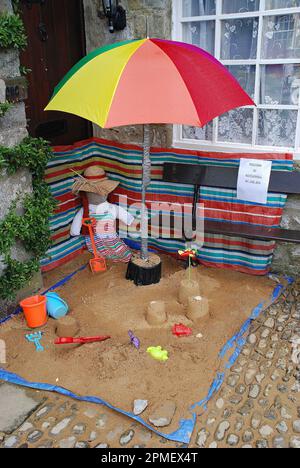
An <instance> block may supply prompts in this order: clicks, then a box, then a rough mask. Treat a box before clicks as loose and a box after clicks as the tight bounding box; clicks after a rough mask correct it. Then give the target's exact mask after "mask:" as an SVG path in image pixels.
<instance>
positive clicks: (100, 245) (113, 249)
mask: <svg viewBox="0 0 300 468" xmlns="http://www.w3.org/2000/svg"><path fill="white" fill-rule="evenodd" d="M94 237H95V244H96V247H97V251H98V254H99V255H100V256H101V257H104V258H105V259H106V260H112V262H115V263H119V262H121V263H128V262H130V259H131V257H132V252H131V250H130V249H129V248H128V247H127V245H126V244H125V243H124V242H123V241H121V239H120V238H119V237H118V236H117V235H116V236H109V237H103V236H99V234H95V236H94ZM85 241H86V245H87V248H88V250H89V252H91V253H93V246H92V242H91V238H90V237H89V236H85Z"/></svg>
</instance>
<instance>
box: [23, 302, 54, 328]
mask: <svg viewBox="0 0 300 468" xmlns="http://www.w3.org/2000/svg"><path fill="white" fill-rule="evenodd" d="M20 306H21V307H22V309H23V312H24V315H25V318H26V322H27V325H28V326H29V327H30V328H39V327H43V326H44V325H45V324H46V323H47V320H48V316H47V298H46V297H45V296H32V297H28V298H27V299H24V300H23V301H21V302H20Z"/></svg>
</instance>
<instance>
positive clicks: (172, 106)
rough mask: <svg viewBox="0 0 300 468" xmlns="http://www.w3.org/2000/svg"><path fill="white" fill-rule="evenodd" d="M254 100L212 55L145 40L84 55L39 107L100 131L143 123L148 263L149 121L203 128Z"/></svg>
mask: <svg viewBox="0 0 300 468" xmlns="http://www.w3.org/2000/svg"><path fill="white" fill-rule="evenodd" d="M253 104H254V103H253V101H252V99H251V98H250V97H249V96H248V95H247V94H246V93H245V91H244V90H243V89H242V88H241V86H240V85H239V83H238V82H237V81H236V79H235V78H234V77H233V76H232V75H231V74H230V73H229V72H228V70H227V69H226V68H225V67H224V66H223V65H222V64H221V63H220V62H219V61H218V60H216V59H215V58H214V57H213V56H212V55H210V54H208V53H207V52H205V51H204V50H202V49H200V48H199V47H196V46H193V45H190V44H185V43H182V42H174V41H168V40H162V39H149V38H148V39H142V40H133V41H126V42H121V43H117V44H112V45H108V46H105V47H102V48H100V49H97V50H95V51H94V52H92V53H90V54H89V55H87V56H86V57H85V58H83V59H82V60H81V61H80V62H79V63H78V64H77V65H75V66H74V67H73V68H72V69H71V71H70V72H69V73H68V74H67V75H66V76H65V78H64V79H63V80H62V81H61V83H59V85H58V86H57V87H56V88H55V91H54V94H53V97H52V99H51V101H50V103H49V104H48V105H47V107H46V109H45V110H55V111H63V112H69V113H71V114H76V115H78V116H80V117H83V118H85V119H88V120H90V121H92V122H94V123H96V124H97V125H99V126H100V127H104V128H111V127H117V126H122V125H136V124H144V159H143V183H142V202H143V204H142V213H141V218H142V219H141V231H142V232H141V237H142V249H141V257H142V259H144V260H148V258H149V255H148V242H147V237H148V218H147V212H146V208H145V202H146V190H147V187H148V185H149V184H150V181H151V160H150V131H149V125H148V124H155V123H160V124H161V123H166V124H167V123H169V124H183V125H191V126H198V127H202V126H204V125H206V124H207V123H208V122H209V121H211V120H212V119H213V118H215V117H217V116H218V115H221V114H223V113H225V112H227V111H229V110H231V109H234V108H236V107H242V106H246V105H253Z"/></svg>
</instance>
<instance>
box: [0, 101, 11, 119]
mask: <svg viewBox="0 0 300 468" xmlns="http://www.w3.org/2000/svg"><path fill="white" fill-rule="evenodd" d="M11 108H12V104H10V103H9V102H0V118H1V117H4V116H5V114H6V112H8V111H9V109H11Z"/></svg>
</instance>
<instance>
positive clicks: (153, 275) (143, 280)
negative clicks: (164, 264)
mask: <svg viewBox="0 0 300 468" xmlns="http://www.w3.org/2000/svg"><path fill="white" fill-rule="evenodd" d="M161 271H162V269H161V259H160V257H159V256H158V255H155V254H152V253H151V254H149V261H148V262H146V261H145V260H142V259H141V258H140V257H139V256H133V257H132V259H131V261H130V262H129V264H128V268H127V273H126V279H128V280H130V281H133V282H134V284H135V285H136V286H148V285H150V284H157V283H159V282H160V280H161Z"/></svg>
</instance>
